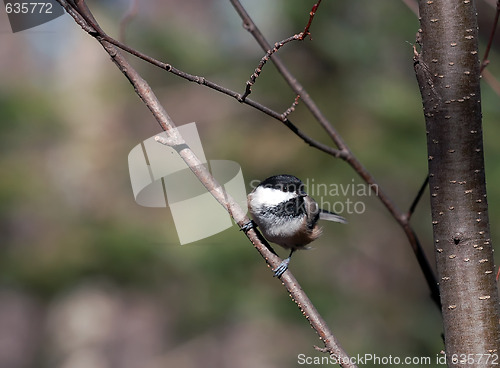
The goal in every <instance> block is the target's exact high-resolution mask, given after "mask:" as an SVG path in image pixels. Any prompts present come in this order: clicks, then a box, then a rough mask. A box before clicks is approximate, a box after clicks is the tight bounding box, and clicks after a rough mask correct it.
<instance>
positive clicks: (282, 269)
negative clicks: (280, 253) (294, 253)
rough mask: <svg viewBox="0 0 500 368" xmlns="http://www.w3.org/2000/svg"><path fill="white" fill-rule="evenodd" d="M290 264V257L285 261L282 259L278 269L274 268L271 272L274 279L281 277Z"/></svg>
mask: <svg viewBox="0 0 500 368" xmlns="http://www.w3.org/2000/svg"><path fill="white" fill-rule="evenodd" d="M289 264H290V257H288V258H287V259H284V260H283V261H282V262H281V263H280V264H279V266H278V267H276V268H275V269H274V270H273V272H274V277H281V275H283V274H284V273H285V271H286V270H288V265H289Z"/></svg>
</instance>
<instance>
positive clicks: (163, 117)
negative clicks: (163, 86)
mask: <svg viewBox="0 0 500 368" xmlns="http://www.w3.org/2000/svg"><path fill="white" fill-rule="evenodd" d="M58 2H59V3H60V4H61V5H62V6H63V7H64V8H65V9H66V10H67V11H68V13H69V14H70V15H71V16H72V17H73V18H74V19H75V21H76V22H77V23H78V24H80V25H81V26H82V27H83V28H84V29H85V30H86V31H87V32H89V33H90V32H93V30H95V27H94V26H93V25H92V24H88V23H87V20H86V19H85V18H84V17H82V15H81V14H80V13H79V12H78V11H77V10H76V9H75V8H72V7H71V6H70V5H69V4H68V2H66V1H65V0H58ZM96 39H97V40H98V41H99V42H100V43H101V45H102V46H103V48H104V49H105V51H106V52H107V53H108V54H109V56H110V57H111V59H112V61H113V62H114V63H115V65H116V66H117V67H118V69H119V70H120V71H121V72H122V73H123V74H124V75H125V77H126V78H127V79H128V80H129V82H130V83H131V84H132V86H133V87H134V90H135V92H136V93H137V95H138V96H139V97H140V98H141V100H142V101H143V103H144V104H145V105H146V106H147V107H148V108H149V110H150V111H151V113H152V114H153V116H154V117H155V119H156V120H157V122H158V123H159V124H160V126H161V128H162V129H163V130H164V131H165V132H166V134H167V139H166V140H165V141H164V142H162V143H164V144H167V145H169V146H171V147H172V148H174V149H175V150H176V151H177V153H178V154H179V155H180V156H181V158H182V159H183V160H184V161H185V163H186V164H187V165H188V166H189V168H190V169H191V170H192V171H193V173H194V174H195V175H196V177H197V178H198V179H199V180H200V182H201V183H202V184H203V185H204V186H205V187H206V188H207V190H208V191H209V192H210V193H211V194H212V195H213V196H214V197H215V199H216V200H217V201H218V202H219V203H220V204H221V205H222V206H223V207H224V208H225V209H226V210H227V211H228V213H229V214H230V215H231V217H232V218H233V219H234V220H235V221H236V223H237V224H238V225H239V226H240V228H241V227H243V225H245V224H246V223H248V222H249V219H248V217H246V215H245V212H244V211H243V210H242V209H241V207H240V206H239V205H238V204H237V203H236V201H234V199H233V198H232V197H231V196H230V195H229V194H228V193H226V192H225V191H224V190H223V189H222V187H221V186H220V185H219V184H218V183H217V182H216V180H215V179H214V178H213V177H212V175H211V174H210V172H209V171H208V169H207V168H206V167H205V166H204V165H203V164H202V163H201V161H200V160H199V159H198V157H196V155H195V154H194V153H193V151H192V150H191V149H190V148H189V146H188V145H187V144H186V142H185V141H184V139H183V138H182V136H181V135H180V134H179V133H178V131H177V129H175V124H174V123H173V121H172V120H171V118H170V117H169V116H168V114H167V112H166V111H165V109H164V108H163V106H162V105H161V104H160V102H159V100H158V99H157V97H156V96H155V94H154V92H153V91H152V89H151V87H150V86H149V84H148V83H147V82H146V81H145V80H144V79H143V78H142V77H141V76H140V75H139V74H138V73H137V71H136V70H135V69H134V68H133V67H132V66H131V65H130V64H129V63H128V61H127V60H126V59H125V58H124V57H123V55H122V54H121V53H120V51H119V50H118V49H117V48H116V47H115V45H114V44H112V43H110V42H109V41H108V40H106V39H104V38H101V37H96ZM245 233H246V234H247V237H248V238H249V239H250V241H251V242H252V244H253V245H254V247H255V248H256V249H257V250H258V252H259V253H260V254H261V256H262V257H263V258H264V259H265V260H266V262H267V264H268V265H269V266H271V267H272V268H275V267H277V266H278V265H279V264H280V262H281V260H280V259H279V257H278V256H276V255H275V253H274V251H272V249H271V248H270V246H269V245H268V244H267V243H266V242H263V241H262V240H263V238H262V235H260V233H259V232H258V231H256V230H255V229H250V230H248V231H246V232H245ZM281 281H282V283H283V285H284V286H285V288H286V289H287V291H288V292H289V294H290V297H291V298H292V300H293V301H294V302H295V303H296V304H297V305H298V307H299V308H300V310H301V311H302V313H303V315H304V317H305V318H306V319H307V320H308V321H309V323H310V324H311V326H312V327H313V328H314V330H315V331H316V332H317V334H318V336H319V338H320V339H321V340H322V341H323V343H324V344H325V349H326V350H327V351H328V352H329V353H330V354H332V356H333V357H335V358H336V359H337V361H338V362H339V364H340V365H341V366H342V367H346V368H347V367H351V368H354V367H356V365H355V364H353V360H352V359H351V358H350V357H349V356H348V355H347V354H346V352H345V351H344V350H343V349H342V347H341V346H340V344H339V343H338V341H337V339H336V338H335V336H334V335H333V333H332V332H331V331H330V329H329V328H328V326H327V324H326V322H325V320H324V319H323V318H322V317H321V315H320V314H319V313H318V311H317V310H316V308H315V307H314V305H313V304H312V302H311V300H310V299H309V298H308V297H307V295H306V294H305V292H304V291H303V290H302V288H301V287H300V285H299V283H298V282H297V280H296V279H295V278H294V277H293V275H292V273H291V272H290V271H288V272H286V273H285V274H283V276H281Z"/></svg>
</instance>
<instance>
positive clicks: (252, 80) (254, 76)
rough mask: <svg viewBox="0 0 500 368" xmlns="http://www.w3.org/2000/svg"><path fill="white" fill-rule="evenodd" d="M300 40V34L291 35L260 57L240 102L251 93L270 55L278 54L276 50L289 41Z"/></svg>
mask: <svg viewBox="0 0 500 368" xmlns="http://www.w3.org/2000/svg"><path fill="white" fill-rule="evenodd" d="M302 39H303V38H302V34H300V33H299V34H296V35H293V36H291V37H288V38H286V39H284V40H282V41H280V42H276V43H275V44H274V47H273V48H272V49H269V50H267V52H266V54H265V55H264V56H263V57H262V59H260V62H259V65H257V67H256V68H255V71H254V72H253V73H252V75H251V76H250V79H249V80H248V81H247V83H246V87H245V92H244V93H243V94H242V95H241V97H240V100H239V101H240V102H243V101H245V99H246V98H247V96H248V95H249V94H250V93H252V86H253V85H254V84H255V81H256V80H257V78H258V77H259V75H260V73H261V72H262V68H264V65H265V64H266V63H267V62H268V61H269V58H270V57H271V55H273V54H274V53H276V52H278V50H279V49H280V48H281V47H283V46H284V45H286V44H287V43H289V42H291V41H296V40H302Z"/></svg>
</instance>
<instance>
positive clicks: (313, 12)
mask: <svg viewBox="0 0 500 368" xmlns="http://www.w3.org/2000/svg"><path fill="white" fill-rule="evenodd" d="M320 4H321V0H318V2H317V3H316V4H314V5H313V7H312V9H311V11H310V12H309V21H308V22H307V24H306V26H305V27H304V30H303V31H302V33H301V35H302V38H301V39H302V40H303V39H304V38H305V37H306V36H310V35H311V32H310V31H309V28H311V24H312V21H313V19H314V16H315V15H316V12H317V11H318V7H319V5H320Z"/></svg>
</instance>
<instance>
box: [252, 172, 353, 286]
mask: <svg viewBox="0 0 500 368" xmlns="http://www.w3.org/2000/svg"><path fill="white" fill-rule="evenodd" d="M248 209H249V210H250V214H251V215H252V218H253V220H254V222H255V223H256V224H257V226H258V227H259V228H260V230H261V231H262V234H263V235H264V236H265V237H266V239H267V240H269V241H270V242H273V243H276V244H278V245H281V246H282V247H283V248H285V249H290V255H289V256H288V258H286V259H285V260H284V261H283V262H281V264H280V265H279V266H278V267H277V268H276V269H275V270H273V271H274V275H275V276H276V277H280V276H281V275H282V274H283V273H284V272H285V271H286V270H287V269H288V265H289V263H290V259H291V257H292V254H293V253H294V252H295V251H296V250H297V249H304V248H305V247H306V245H307V244H309V243H310V242H312V241H313V240H315V239H317V238H318V237H319V236H320V235H321V228H320V227H319V226H318V220H329V221H334V222H340V223H343V224H345V223H346V222H347V221H346V220H345V219H344V218H343V217H341V216H339V215H337V214H335V213H332V212H329V211H325V210H322V209H320V208H319V206H318V204H317V203H316V201H315V200H314V199H313V198H311V197H310V196H308V195H307V193H306V192H305V191H304V183H302V181H301V180H300V179H298V178H296V177H295V176H293V175H276V176H271V177H270V178H267V179H266V180H264V181H263V182H261V183H260V184H259V185H258V186H257V187H256V188H255V189H254V190H253V191H252V192H251V193H250V194H249V195H248Z"/></svg>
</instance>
